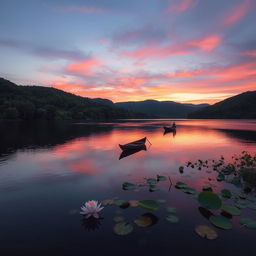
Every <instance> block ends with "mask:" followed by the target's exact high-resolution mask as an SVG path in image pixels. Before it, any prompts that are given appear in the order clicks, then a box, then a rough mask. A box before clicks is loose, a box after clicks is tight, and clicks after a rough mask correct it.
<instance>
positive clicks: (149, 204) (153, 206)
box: [139, 200, 159, 211]
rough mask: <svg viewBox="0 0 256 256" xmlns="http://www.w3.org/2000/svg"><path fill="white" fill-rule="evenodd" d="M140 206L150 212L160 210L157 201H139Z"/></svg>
mask: <svg viewBox="0 0 256 256" xmlns="http://www.w3.org/2000/svg"><path fill="white" fill-rule="evenodd" d="M139 206H140V207H142V208H144V209H146V210H150V211H154V210H157V209H158V208H159V205H158V203H157V202H156V201H155V200H141V201H139Z"/></svg>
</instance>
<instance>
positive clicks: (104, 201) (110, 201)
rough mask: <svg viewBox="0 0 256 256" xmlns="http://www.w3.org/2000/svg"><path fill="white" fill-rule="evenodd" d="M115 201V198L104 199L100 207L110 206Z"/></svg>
mask: <svg viewBox="0 0 256 256" xmlns="http://www.w3.org/2000/svg"><path fill="white" fill-rule="evenodd" d="M115 201H116V199H115V198H110V199H105V200H103V201H101V204H102V205H112V204H114V203H115Z"/></svg>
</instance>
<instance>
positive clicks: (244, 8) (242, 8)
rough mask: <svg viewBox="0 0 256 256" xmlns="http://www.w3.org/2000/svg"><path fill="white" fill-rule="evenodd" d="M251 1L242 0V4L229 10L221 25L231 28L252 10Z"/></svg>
mask: <svg viewBox="0 0 256 256" xmlns="http://www.w3.org/2000/svg"><path fill="white" fill-rule="evenodd" d="M252 7H253V1H252V0H244V1H242V3H240V4H238V5H236V6H234V7H233V8H231V9H230V10H229V12H228V13H227V14H226V17H225V18H224V20H223V22H222V24H223V25H224V26H227V27H228V26H232V25H233V24H235V23H237V22H238V21H240V20H241V19H242V18H243V17H244V16H246V14H247V13H248V12H249V11H251V10H252Z"/></svg>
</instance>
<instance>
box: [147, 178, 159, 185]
mask: <svg viewBox="0 0 256 256" xmlns="http://www.w3.org/2000/svg"><path fill="white" fill-rule="evenodd" d="M147 183H148V184H149V185H151V184H156V183H157V180H156V179H154V178H148V179H147Z"/></svg>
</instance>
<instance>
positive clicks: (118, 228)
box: [114, 222, 133, 236]
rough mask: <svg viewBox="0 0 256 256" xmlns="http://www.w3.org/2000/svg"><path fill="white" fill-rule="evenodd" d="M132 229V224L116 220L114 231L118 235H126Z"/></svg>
mask: <svg viewBox="0 0 256 256" xmlns="http://www.w3.org/2000/svg"><path fill="white" fill-rule="evenodd" d="M132 231H133V226H132V225H131V224H129V223H127V222H118V223H117V224H115V226H114V232H115V233H116V234H117V235H120V236H124V235H128V234H130V233H131V232H132Z"/></svg>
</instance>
